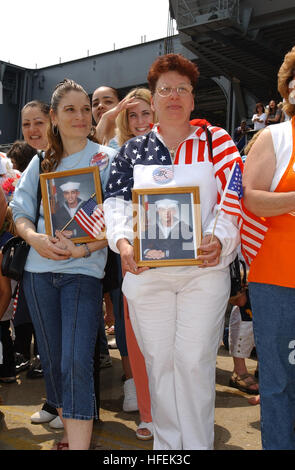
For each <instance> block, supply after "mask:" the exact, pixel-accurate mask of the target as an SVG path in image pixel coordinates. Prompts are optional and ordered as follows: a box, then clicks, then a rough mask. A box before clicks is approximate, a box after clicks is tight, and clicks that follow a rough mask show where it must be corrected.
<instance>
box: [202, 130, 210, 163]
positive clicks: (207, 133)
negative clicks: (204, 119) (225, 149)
mask: <svg viewBox="0 0 295 470" xmlns="http://www.w3.org/2000/svg"><path fill="white" fill-rule="evenodd" d="M202 128H203V129H204V131H205V132H206V136H207V142H208V150H209V159H210V160H211V161H212V162H213V146H212V134H211V132H210V131H209V129H208V126H206V124H204V125H203V126H202Z"/></svg>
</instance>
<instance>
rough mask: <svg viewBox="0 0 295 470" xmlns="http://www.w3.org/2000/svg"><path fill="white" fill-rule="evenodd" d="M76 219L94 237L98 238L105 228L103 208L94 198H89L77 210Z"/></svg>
mask: <svg viewBox="0 0 295 470" xmlns="http://www.w3.org/2000/svg"><path fill="white" fill-rule="evenodd" d="M74 219H75V220H76V222H77V223H78V224H79V225H80V227H81V228H82V229H83V230H84V232H86V233H87V234H88V235H89V236H90V237H92V238H98V237H99V236H100V234H101V232H102V231H103V230H104V229H105V221H104V215H103V210H102V209H101V208H100V207H99V206H98V205H97V203H96V202H95V201H94V199H93V198H90V199H88V201H86V202H85V203H84V204H83V205H82V206H81V207H80V209H79V210H78V211H77V212H76V214H75V215H74Z"/></svg>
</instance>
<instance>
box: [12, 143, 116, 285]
mask: <svg viewBox="0 0 295 470" xmlns="http://www.w3.org/2000/svg"><path fill="white" fill-rule="evenodd" d="M116 153H117V152H116V151H115V150H113V149H111V148H109V147H105V146H103V145H99V144H97V143H95V142H92V141H90V140H88V141H87V144H86V146H85V148H84V149H83V150H81V152H78V153H75V154H72V155H70V156H68V157H65V158H63V159H62V161H61V163H60V164H59V166H58V167H57V169H56V170H55V171H57V172H59V171H67V170H70V169H78V168H87V167H89V166H93V165H98V167H99V173H100V180H101V187H102V192H103V193H104V190H105V186H106V183H107V181H108V178H109V174H110V167H111V163H112V160H113V158H114V156H115V155H116ZM38 180H39V158H38V156H37V155H35V157H34V158H33V159H32V160H31V162H30V163H29V165H28V167H27V168H26V170H25V171H24V172H23V174H22V177H21V179H20V181H19V183H18V185H17V187H16V189H15V193H14V197H13V200H12V201H11V203H10V207H11V208H12V212H13V218H14V220H15V221H16V220H17V219H19V218H20V217H25V218H27V219H29V220H31V221H32V222H33V223H34V221H35V214H36V210H37V188H38ZM37 232H38V233H46V232H45V222H44V211H43V204H42V203H41V206H40V217H39V221H38V227H37ZM106 259H107V249H106V248H104V249H102V250H98V251H95V252H93V253H92V254H91V256H90V257H89V258H77V259H76V258H70V259H68V260H65V261H62V260H60V261H55V260H51V259H47V258H44V257H42V256H40V255H39V253H38V252H37V251H36V250H35V249H34V248H33V247H31V249H30V251H29V255H28V258H27V262H26V266H25V270H26V271H29V272H34V273H36V272H37V273H44V272H53V273H66V274H85V275H87V276H93V277H96V278H99V279H102V278H103V277H104V268H105V264H106Z"/></svg>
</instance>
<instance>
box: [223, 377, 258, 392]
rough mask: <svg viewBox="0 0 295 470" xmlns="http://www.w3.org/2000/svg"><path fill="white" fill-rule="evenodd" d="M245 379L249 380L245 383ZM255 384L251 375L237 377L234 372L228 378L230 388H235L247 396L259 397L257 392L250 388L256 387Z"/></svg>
mask: <svg viewBox="0 0 295 470" xmlns="http://www.w3.org/2000/svg"><path fill="white" fill-rule="evenodd" d="M247 379H250V380H248V381H246V380H247ZM256 384H257V382H256V380H255V379H254V377H253V375H251V374H243V375H238V374H237V373H236V372H234V373H233V375H232V376H231V378H230V381H229V385H230V387H233V388H237V389H238V390H241V392H245V393H249V395H259V390H254V389H253V388H250V387H251V386H252V385H256Z"/></svg>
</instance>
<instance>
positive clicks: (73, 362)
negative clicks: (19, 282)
mask: <svg viewBox="0 0 295 470" xmlns="http://www.w3.org/2000/svg"><path fill="white" fill-rule="evenodd" d="M23 286H24V291H25V296H26V299H27V302H28V305H29V309H30V314H31V317H32V321H33V324H34V328H35V331H36V335H37V341H38V347H39V353H40V358H41V363H42V367H43V370H44V378H45V383H46V392H47V402H48V403H49V404H50V405H52V406H54V407H55V408H62V409H63V417H64V418H72V419H86V420H87V419H88V420H89V419H92V418H93V417H97V414H96V404H95V393H94V381H93V358H94V350H95V343H96V337H97V330H98V323H99V306H100V305H101V302H102V289H101V283H100V280H99V279H96V278H94V277H92V276H86V275H83V274H56V273H30V272H25V274H24V278H23Z"/></svg>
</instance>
